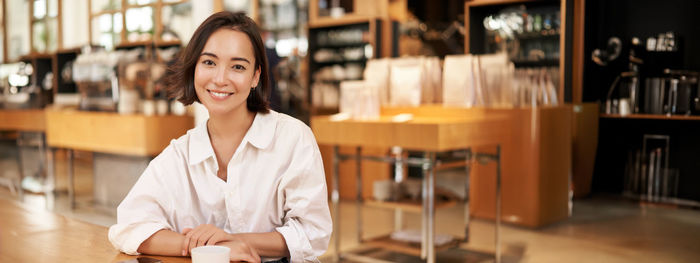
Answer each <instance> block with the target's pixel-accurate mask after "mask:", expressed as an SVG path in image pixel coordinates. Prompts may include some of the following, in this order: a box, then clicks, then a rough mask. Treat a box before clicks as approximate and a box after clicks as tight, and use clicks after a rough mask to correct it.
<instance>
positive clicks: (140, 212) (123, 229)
mask: <svg viewBox="0 0 700 263" xmlns="http://www.w3.org/2000/svg"><path fill="white" fill-rule="evenodd" d="M166 150H167V149H166ZM159 157H160V156H159ZM158 161H159V158H156V159H154V160H153V161H152V162H151V163H150V164H149V165H148V167H147V168H146V170H145V171H144V172H143V174H142V175H141V177H140V178H139V179H138V181H136V184H134V186H133V187H132V188H131V190H130V191H129V193H128V194H127V196H126V197H125V198H124V200H123V201H122V202H121V204H119V207H117V224H115V225H113V226H111V227H110V228H109V241H110V242H111V243H112V245H113V246H114V247H115V248H116V249H118V250H120V251H122V252H124V253H126V254H129V255H138V254H139V253H138V252H137V250H138V248H139V246H140V245H141V243H143V241H145V240H146V239H148V238H149V237H150V236H152V235H153V234H155V233H156V232H157V231H159V230H161V229H169V230H172V229H173V227H172V226H171V225H170V224H169V223H168V220H167V218H168V217H167V215H168V212H167V211H168V210H169V205H168V204H169V201H168V200H167V197H168V195H167V194H166V193H165V190H164V188H165V184H164V183H165V182H163V181H162V180H161V179H160V178H162V177H160V176H158V174H159V171H158V170H159V169H158V163H159V162H158Z"/></svg>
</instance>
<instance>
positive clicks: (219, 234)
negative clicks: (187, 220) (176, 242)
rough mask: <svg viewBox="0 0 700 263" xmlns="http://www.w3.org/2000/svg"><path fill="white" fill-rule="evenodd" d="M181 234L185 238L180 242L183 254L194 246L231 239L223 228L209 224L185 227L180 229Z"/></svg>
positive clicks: (214, 243)
mask: <svg viewBox="0 0 700 263" xmlns="http://www.w3.org/2000/svg"><path fill="white" fill-rule="evenodd" d="M182 234H183V235H185V239H184V240H183V242H182V255H183V256H187V254H189V253H190V251H192V249H193V248H195V247H201V246H205V245H216V243H219V242H222V241H230V240H232V239H233V237H232V236H231V235H230V234H228V233H226V231H224V230H223V229H220V228H218V227H216V226H214V225H210V224H204V225H199V226H197V227H195V228H194V229H192V228H185V229H183V230H182Z"/></svg>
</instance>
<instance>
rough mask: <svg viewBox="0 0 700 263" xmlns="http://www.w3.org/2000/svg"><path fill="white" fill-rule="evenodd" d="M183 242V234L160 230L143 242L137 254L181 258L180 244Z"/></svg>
mask: <svg viewBox="0 0 700 263" xmlns="http://www.w3.org/2000/svg"><path fill="white" fill-rule="evenodd" d="M183 240H185V236H184V235H183V234H180V233H177V232H173V231H170V230H166V229H162V230H159V231H158V232H156V233H155V234H153V235H152V236H151V237H149V238H148V239H146V241H143V243H141V245H140V246H139V249H138V252H139V253H142V254H150V255H161V256H183V255H182V242H183Z"/></svg>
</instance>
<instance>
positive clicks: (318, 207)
mask: <svg viewBox="0 0 700 263" xmlns="http://www.w3.org/2000/svg"><path fill="white" fill-rule="evenodd" d="M305 132H306V133H305V134H304V136H302V140H301V141H300V142H299V143H297V148H298V149H297V150H295V157H294V158H293V161H292V166H294V168H291V169H290V170H289V171H290V173H288V174H285V175H284V177H283V178H282V181H281V182H280V185H279V189H278V191H280V193H282V195H281V196H283V197H284V200H283V202H284V204H283V207H284V212H285V213H284V219H283V222H284V225H283V226H281V227H278V228H276V230H277V232H279V233H280V234H282V236H284V239H285V241H286V243H287V248H288V249H289V254H290V261H291V262H293V263H296V262H318V257H319V256H320V255H322V254H323V253H324V252H325V251H326V249H328V242H329V241H330V237H331V233H332V228H333V221H332V220H331V215H330V210H329V208H328V192H327V190H326V178H325V174H324V171H323V161H322V160H321V153H320V151H319V150H318V145H317V144H316V140H315V139H314V138H313V134H312V133H311V130H310V129H308V127H307V129H306V130H305Z"/></svg>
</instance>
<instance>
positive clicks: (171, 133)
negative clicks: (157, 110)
mask: <svg viewBox="0 0 700 263" xmlns="http://www.w3.org/2000/svg"><path fill="white" fill-rule="evenodd" d="M192 127H194V118H192V117H191V116H175V115H156V116H145V115H142V114H129V115H122V114H118V113H114V112H88V111H74V110H57V109H47V110H46V142H47V143H48V145H49V146H51V147H59V148H70V149H75V150H82V151H92V152H102V153H113V154H123V155H132V156H156V155H158V154H159V153H160V152H161V151H162V150H163V149H164V148H165V147H166V146H168V144H170V140H172V139H176V138H178V137H180V136H182V135H183V134H185V133H186V132H187V130H189V129H191V128H192Z"/></svg>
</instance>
